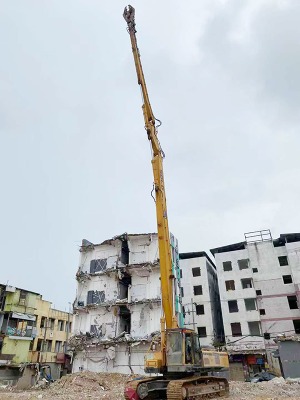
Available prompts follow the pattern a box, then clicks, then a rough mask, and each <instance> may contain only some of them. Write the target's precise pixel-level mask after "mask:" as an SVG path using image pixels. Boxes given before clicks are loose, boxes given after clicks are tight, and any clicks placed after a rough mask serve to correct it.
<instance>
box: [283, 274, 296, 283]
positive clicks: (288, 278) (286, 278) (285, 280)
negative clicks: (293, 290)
mask: <svg viewBox="0 0 300 400" xmlns="http://www.w3.org/2000/svg"><path fill="white" fill-rule="evenodd" d="M282 279H283V283H284V284H285V285H286V284H287V283H293V280H292V275H282Z"/></svg>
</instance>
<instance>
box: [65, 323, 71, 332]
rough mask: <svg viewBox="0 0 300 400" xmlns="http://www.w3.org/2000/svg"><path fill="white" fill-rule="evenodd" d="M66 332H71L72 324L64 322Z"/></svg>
mask: <svg viewBox="0 0 300 400" xmlns="http://www.w3.org/2000/svg"><path fill="white" fill-rule="evenodd" d="M65 331H66V332H71V331H72V322H66V328H65Z"/></svg>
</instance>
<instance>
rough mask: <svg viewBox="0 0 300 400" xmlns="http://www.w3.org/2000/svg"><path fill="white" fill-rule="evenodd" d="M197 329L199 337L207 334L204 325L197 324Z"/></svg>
mask: <svg viewBox="0 0 300 400" xmlns="http://www.w3.org/2000/svg"><path fill="white" fill-rule="evenodd" d="M197 330H198V336H199V337H206V336H207V334H206V326H198V327H197Z"/></svg>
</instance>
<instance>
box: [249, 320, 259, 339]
mask: <svg viewBox="0 0 300 400" xmlns="http://www.w3.org/2000/svg"><path fill="white" fill-rule="evenodd" d="M248 327H249V333H250V335H252V336H260V323H259V322H258V321H251V322H248Z"/></svg>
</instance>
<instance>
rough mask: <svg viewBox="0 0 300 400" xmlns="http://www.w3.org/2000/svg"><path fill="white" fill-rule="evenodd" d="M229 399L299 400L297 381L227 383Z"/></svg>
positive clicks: (299, 393)
mask: <svg viewBox="0 0 300 400" xmlns="http://www.w3.org/2000/svg"><path fill="white" fill-rule="evenodd" d="M229 385H230V396H229V399H236V400H237V399H239V400H248V399H255V400H287V399H291V400H296V399H297V400H300V384H299V381H289V380H287V381H285V380H284V378H274V379H273V380H271V381H268V382H258V383H250V382H229Z"/></svg>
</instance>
